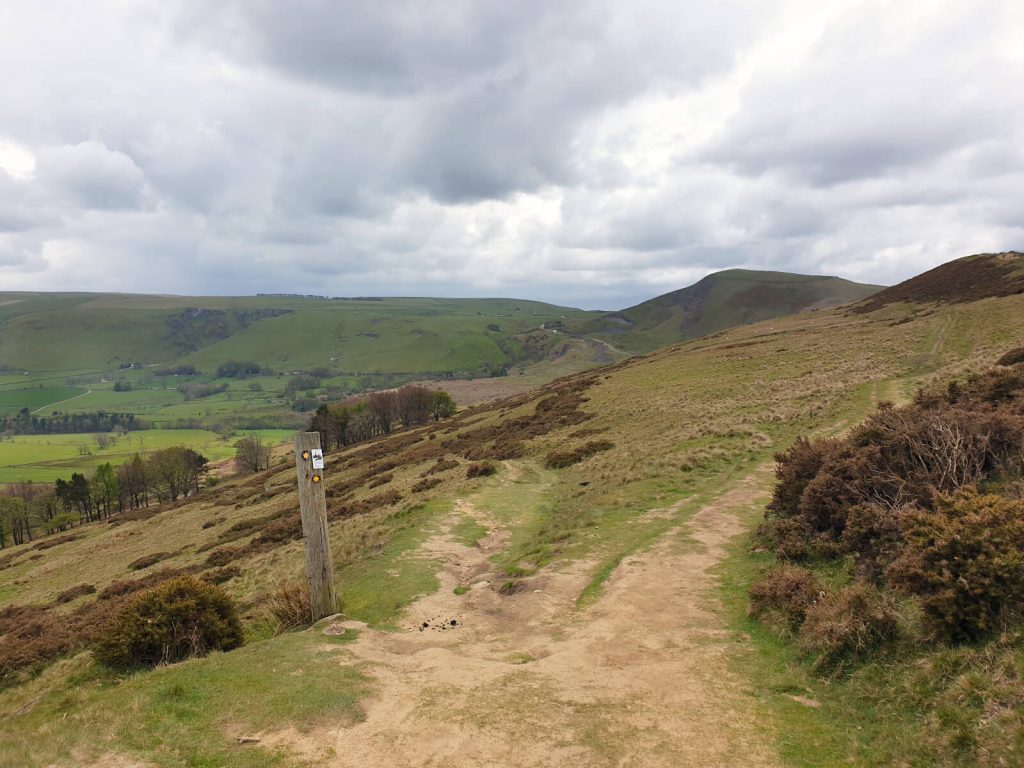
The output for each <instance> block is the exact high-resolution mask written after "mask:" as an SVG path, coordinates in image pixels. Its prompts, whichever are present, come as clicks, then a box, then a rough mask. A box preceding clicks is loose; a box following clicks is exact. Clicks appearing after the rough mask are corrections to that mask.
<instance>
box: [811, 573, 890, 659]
mask: <svg viewBox="0 0 1024 768" xmlns="http://www.w3.org/2000/svg"><path fill="white" fill-rule="evenodd" d="M900 624H901V621H900V613H899V609H898V605H897V603H896V602H895V600H893V599H892V598H891V597H889V596H888V595H885V594H884V593H882V592H881V591H879V590H878V589H877V588H876V587H873V586H871V585H869V584H864V583H862V582H858V583H855V584H852V585H850V586H848V587H843V588H842V589H838V590H836V591H833V592H828V593H826V594H825V595H823V596H822V597H821V599H820V600H817V601H816V602H814V603H813V604H812V605H810V606H808V608H807V611H806V614H805V617H804V622H803V624H802V625H801V626H800V632H799V642H800V650H801V652H802V653H803V654H804V655H805V656H807V657H809V658H811V659H812V660H813V666H814V668H815V669H816V670H818V671H823V670H832V671H840V670H842V669H844V668H846V667H847V666H849V665H851V664H854V663H856V662H858V661H860V660H862V659H863V658H865V657H866V656H868V655H869V654H870V653H872V652H873V651H874V650H876V649H877V648H879V647H881V646H882V645H884V644H886V643H888V642H890V641H892V640H895V639H896V638H897V637H898V636H899V634H900Z"/></svg>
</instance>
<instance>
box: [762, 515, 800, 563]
mask: <svg viewBox="0 0 1024 768" xmlns="http://www.w3.org/2000/svg"><path fill="white" fill-rule="evenodd" d="M758 534H759V536H760V537H761V538H763V539H764V540H765V541H767V542H768V545H769V546H770V547H771V548H772V550H774V552H775V556H776V557H777V558H778V559H779V560H782V561H793V562H801V561H803V560H807V559H808V558H809V557H810V556H811V547H812V543H811V540H812V538H813V535H812V534H813V532H812V531H811V529H810V528H808V527H807V526H806V525H805V524H804V521H803V520H801V519H800V518H798V517H784V518H779V519H774V520H773V519H771V518H769V519H768V520H765V521H764V524H763V525H762V526H761V528H760V530H759V532H758Z"/></svg>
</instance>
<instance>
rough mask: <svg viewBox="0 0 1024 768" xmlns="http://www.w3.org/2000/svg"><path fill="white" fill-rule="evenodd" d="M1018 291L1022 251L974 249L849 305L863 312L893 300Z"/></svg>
mask: <svg viewBox="0 0 1024 768" xmlns="http://www.w3.org/2000/svg"><path fill="white" fill-rule="evenodd" d="M1018 293H1024V253H1019V252H1017V251H1006V252H1004V253H978V254H975V255H973V256H965V257H963V258H962V259H957V260H955V261H950V262H947V263H945V264H940V265H939V266H937V267H935V269H930V270H928V271H927V272H925V273H923V274H920V275H917V276H916V277H912V278H910V279H909V280H904V281H903V282H902V283H899V284H898V285H894V286H892V287H891V288H886V289H885V290H884V291H879V292H878V293H876V294H875V295H873V296H871V297H870V298H868V299H866V300H865V301H862V302H859V303H858V304H857V305H856V306H855V307H853V308H852V309H853V311H854V312H858V313H861V314H863V313H866V312H873V311H875V310H876V309H881V308H882V307H885V306H887V305H889V304H895V303H910V304H933V303H936V302H944V303H960V302H966V301H977V300H978V299H984V298H988V297H990V296H1013V295H1015V294H1018Z"/></svg>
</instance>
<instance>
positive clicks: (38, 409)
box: [32, 389, 92, 414]
mask: <svg viewBox="0 0 1024 768" xmlns="http://www.w3.org/2000/svg"><path fill="white" fill-rule="evenodd" d="M91 394H92V390H91V389H87V390H85V392H83V393H82V394H80V395H75V396H74V397H69V398H68V399H67V400H58V401H57V402H56V403H47V404H46V405H44V406H42V408H36V409H35V410H34V411H32V413H33V414H36V413H39V412H40V411H41V410H43V409H44V408H53V406H55V405H63V404H64V403H70V402H71V401H72V400H77V399H78V398H80V397H85V396H86V395H91Z"/></svg>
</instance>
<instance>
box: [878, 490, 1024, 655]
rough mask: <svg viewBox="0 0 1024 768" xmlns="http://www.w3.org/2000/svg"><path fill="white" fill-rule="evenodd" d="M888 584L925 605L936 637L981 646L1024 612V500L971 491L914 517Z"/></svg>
mask: <svg viewBox="0 0 1024 768" xmlns="http://www.w3.org/2000/svg"><path fill="white" fill-rule="evenodd" d="M904 536H905V539H906V543H905V545H904V547H903V550H902V552H901V553H900V556H899V557H898V558H896V559H895V560H894V561H893V563H892V564H891V565H890V566H889V568H888V569H887V571H886V578H887V579H888V581H889V582H890V583H892V584H894V585H896V586H899V587H902V588H903V589H905V590H907V591H908V592H911V593H913V594H916V595H920V596H922V598H923V607H924V612H925V617H926V619H927V621H928V623H929V625H930V626H931V628H932V630H933V631H934V632H935V634H937V635H938V636H940V637H943V638H946V639H950V640H973V639H976V638H978V637H981V636H982V635H985V634H987V633H989V632H992V631H994V630H996V629H998V628H999V625H1000V620H1001V619H1002V618H1003V617H1005V616H1006V615H1007V614H1015V613H1019V612H1020V611H1021V610H1022V609H1024V501H1021V500H1019V499H1008V498H1004V497H1002V496H996V495H993V494H988V495H980V494H978V493H977V492H975V491H972V490H964V491H961V492H960V493H958V494H957V495H955V496H953V497H951V498H943V499H939V500H938V501H937V503H936V508H935V510H934V511H930V510H924V509H918V510H914V511H911V512H908V513H907V515H906V520H905V531H904Z"/></svg>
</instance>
